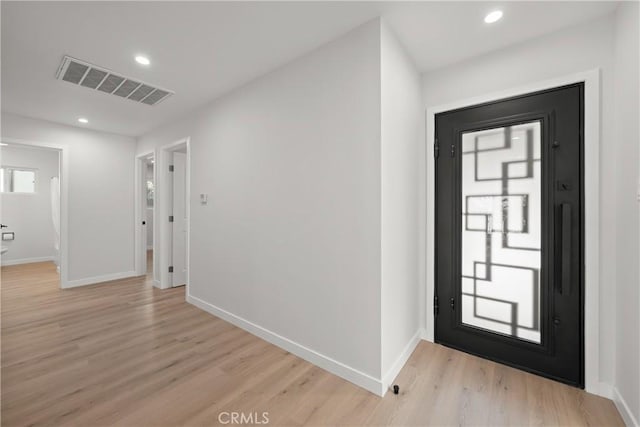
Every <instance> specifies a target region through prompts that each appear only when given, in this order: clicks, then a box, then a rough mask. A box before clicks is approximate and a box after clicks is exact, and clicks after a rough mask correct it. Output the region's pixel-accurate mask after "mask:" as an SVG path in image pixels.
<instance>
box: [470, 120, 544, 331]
mask: <svg viewBox="0 0 640 427" xmlns="http://www.w3.org/2000/svg"><path fill="white" fill-rule="evenodd" d="M540 132H541V126H540V122H538V121H535V122H530V123H525V124H520V125H517V126H509V127H501V128H494V129H489V130H483V131H477V132H468V133H464V134H463V136H462V250H461V253H462V283H461V286H462V322H463V323H464V324H466V325H469V326H473V327H476V328H481V329H484V330H487V331H490V332H494V333H498V334H502V335H509V336H512V337H517V338H520V339H523V340H527V341H532V342H535V343H540V342H541V335H540V263H541V256H540V249H541V229H542V221H541V192H542V179H541V143H540Z"/></svg>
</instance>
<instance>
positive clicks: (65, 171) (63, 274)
mask: <svg viewBox="0 0 640 427" xmlns="http://www.w3.org/2000/svg"><path fill="white" fill-rule="evenodd" d="M2 142H6V143H8V144H12V145H24V146H27V147H33V148H41V149H45V150H55V151H57V152H58V161H59V166H58V172H59V177H58V179H59V180H60V249H59V251H60V252H59V254H58V261H59V267H60V281H59V287H60V289H66V288H72V287H74V286H79V285H78V284H77V283H78V282H81V281H82V282H83V281H85V280H90V283H97V282H98V281H97V280H96V281H94V280H92V278H87V279H84V278H83V279H78V280H69V247H68V241H69V180H68V179H67V177H68V176H69V163H70V162H69V159H70V156H71V155H70V150H71V149H70V148H69V147H68V146H66V145H64V144H58V143H50V142H45V141H35V140H26V139H20V138H7V137H2ZM125 274H126V273H125Z"/></svg>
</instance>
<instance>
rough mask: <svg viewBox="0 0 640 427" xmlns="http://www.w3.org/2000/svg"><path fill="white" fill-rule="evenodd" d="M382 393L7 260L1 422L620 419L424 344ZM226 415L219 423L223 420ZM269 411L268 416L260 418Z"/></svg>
mask: <svg viewBox="0 0 640 427" xmlns="http://www.w3.org/2000/svg"><path fill="white" fill-rule="evenodd" d="M397 383H398V384H400V387H401V392H400V395H398V396H396V395H393V394H392V393H388V394H387V395H386V396H385V397H384V398H379V397H377V396H374V395H373V394H371V393H368V392H366V391H364V390H362V389H360V388H358V387H356V386H354V385H352V384H350V383H349V382H347V381H344V380H342V379H340V378H338V377H336V376H334V375H331V374H329V373H327V372H325V371H323V370H322V369H320V368H317V367H315V366H313V365H311V364H310V363H307V362H305V361H303V360H301V359H299V358H298V357H296V356H293V355H292V354H289V353H287V352H286V351H284V350H281V349H279V348H278V347H275V346H273V345H270V344H268V343H266V342H264V341H262V340H261V339H259V338H256V337H254V336H252V335H251V334H249V333H247V332H244V331H243V330H241V329H238V328H236V327H234V326H232V325H230V324H228V323H226V322H224V321H222V320H220V319H218V318H216V317H214V316H211V315H209V314H207V313H205V312H203V311H201V310H199V309H197V308H195V307H193V306H191V305H189V304H187V303H185V302H184V289H183V288H176V289H170V290H164V291H160V290H157V289H155V288H153V287H152V286H151V282H150V280H149V279H148V278H144V277H142V278H135V279H128V280H119V281H114V282H110V283H107V284H103V285H96V286H89V287H83V288H75V289H69V290H64V291H62V290H59V289H58V288H57V276H56V273H55V270H54V267H53V264H51V263H38V264H30V265H23V266H12V267H3V268H2V425H3V426H26V425H51V426H58V425H75V426H102V425H118V426H142V425H149V426H151V425H153V426H174V425H192V426H210V425H216V424H219V420H218V417H219V415H220V414H221V413H223V412H232V411H235V412H245V414H250V413H257V415H258V417H260V416H261V414H262V412H268V418H269V424H270V425H336V424H340V425H365V424H369V425H391V424H393V425H485V426H497V425H564V426H569V425H591V426H605V425H612V426H613V425H623V422H622V419H621V418H620V416H619V414H618V412H617V411H616V409H615V407H614V405H613V403H612V402H611V401H610V400H607V399H603V398H600V397H597V396H593V395H590V394H588V393H585V392H583V391H580V390H577V389H575V388H572V387H569V386H566V385H563V384H560V383H556V382H553V381H550V380H547V379H544V378H540V377H537V376H534V375H531V374H527V373H525V372H521V371H518V370H516V369H512V368H508V367H506V366H502V365H499V364H496V363H493V362H489V361H486V360H483V359H480V358H477V357H474V356H470V355H467V354H465V353H461V352H459V351H455V350H451V349H448V348H446V347H442V346H440V345H435V344H430V343H426V342H422V343H420V345H419V346H418V348H417V349H416V351H415V352H414V353H413V355H412V356H411V358H410V360H409V362H408V363H407V365H406V366H405V367H404V368H403V370H402V372H401V373H400V376H399V378H398V379H397ZM226 420H227V419H226V418H224V417H223V418H222V421H226ZM258 420H261V418H258Z"/></svg>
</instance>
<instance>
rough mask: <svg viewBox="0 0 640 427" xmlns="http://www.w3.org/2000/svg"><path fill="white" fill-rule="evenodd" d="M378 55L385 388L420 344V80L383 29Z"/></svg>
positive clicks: (413, 68)
mask: <svg viewBox="0 0 640 427" xmlns="http://www.w3.org/2000/svg"><path fill="white" fill-rule="evenodd" d="M381 55H382V56H381V76H382V104H381V105H382V122H381V125H382V127H381V129H382V146H381V153H382V155H381V162H382V164H381V168H382V169H381V170H382V181H381V185H382V234H381V238H382V244H381V246H382V378H383V379H384V382H385V383H386V384H387V385H388V384H389V383H390V382H391V381H392V380H393V379H394V377H395V376H396V375H397V373H398V372H399V370H400V368H402V366H403V365H404V361H405V360H406V359H405V358H406V357H408V356H409V355H410V353H411V351H412V350H413V348H414V346H415V344H417V342H418V339H419V333H418V332H419V329H420V313H419V309H420V304H419V302H420V298H421V295H422V293H421V291H420V281H419V275H418V273H419V265H418V248H419V240H420V233H419V232H418V229H419V223H420V222H421V221H420V219H419V218H418V214H419V212H420V209H419V202H420V200H421V197H420V193H419V192H420V185H419V184H420V178H419V174H418V166H419V162H420V158H421V156H422V155H423V151H422V149H421V147H423V146H424V134H423V130H424V114H423V112H424V110H423V103H422V94H421V91H422V86H421V85H422V83H421V80H420V74H419V73H418V71H417V69H416V67H415V65H414V63H413V61H412V59H411V58H410V57H409V56H408V55H407V54H406V52H405V50H404V48H403V47H402V46H401V45H400V44H399V43H398V41H397V39H396V37H395V36H394V34H393V33H392V32H391V30H390V29H389V28H388V27H387V26H386V25H383V26H382V36H381ZM405 349H406V350H407V351H406V352H405V353H404V354H403V350H405Z"/></svg>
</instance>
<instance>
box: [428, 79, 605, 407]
mask: <svg viewBox="0 0 640 427" xmlns="http://www.w3.org/2000/svg"><path fill="white" fill-rule="evenodd" d="M582 82H584V96H585V99H584V117H585V125H584V166H585V170H584V188H585V198H584V211H585V224H584V229H585V243H584V245H585V247H584V250H585V260H584V262H585V265H584V271H585V285H584V286H585V302H584V313H585V319H584V328H585V329H584V355H585V356H584V357H585V389H586V390H587V391H588V392H590V393H594V394H598V395H602V396H606V397H610V396H609V394H610V391H609V390H608V389H609V387H607V386H606V385H604V384H602V383H601V382H600V329H599V328H600V311H599V304H600V298H599V295H600V279H599V277H600V264H599V263H600V246H599V245H600V242H599V235H600V222H599V221H600V214H599V209H600V191H599V182H600V158H599V151H600V70H599V69H593V70H589V71H585V72H581V73H576V74H572V75H568V76H562V77H558V78H554V79H550V80H545V81H541V82H537V83H532V84H528V85H525V86H521V87H518V88H512V89H508V90H504V91H500V92H494V93H490V94H486V95H481V96H477V97H473V98H469V99H464V100H460V101H456V102H451V103H448V104H444V105H438V106H431V107H428V108H427V135H426V144H427V145H426V148H427V149H426V153H427V159H426V174H425V176H426V179H427V188H426V212H427V215H426V216H427V218H426V231H425V236H424V238H425V242H426V254H425V257H423V262H425V261H426V284H425V286H426V298H427V300H426V310H425V314H426V318H425V322H426V323H425V324H426V331H425V332H426V333H425V339H426V340H427V341H431V342H433V341H434V319H433V294H434V286H435V278H434V257H435V252H434V244H435V242H434V239H433V235H432V230H433V229H434V227H435V174H434V172H435V168H434V159H433V140H434V130H435V115H436V114H437V113H441V112H444V111H450V110H455V109H458V108H463V107H468V106H472V105H477V104H482V103H485V102H491V101H497V100H500V99H504V98H509V97H513V96H518V95H526V94H529V93H532V92H537V91H541V90H545V89H552V88H555V87H559V86H565V85H569V84H574V83H582Z"/></svg>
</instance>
